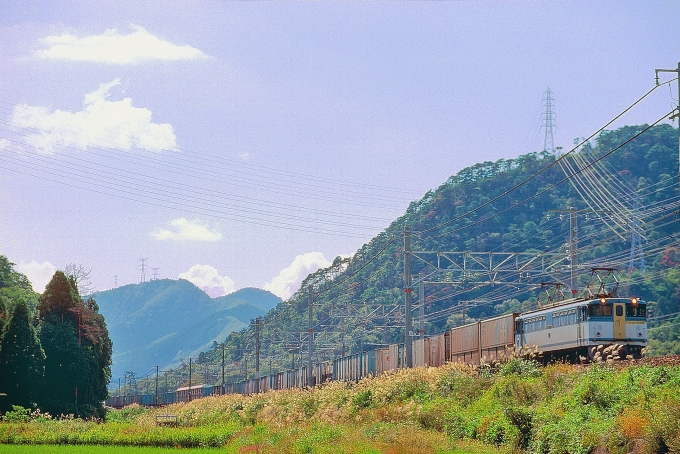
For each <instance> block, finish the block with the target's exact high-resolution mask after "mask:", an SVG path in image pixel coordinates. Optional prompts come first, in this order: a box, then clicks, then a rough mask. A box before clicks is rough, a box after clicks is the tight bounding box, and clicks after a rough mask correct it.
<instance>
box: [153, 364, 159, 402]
mask: <svg viewBox="0 0 680 454" xmlns="http://www.w3.org/2000/svg"><path fill="white" fill-rule="evenodd" d="M153 405H154V407H155V406H157V405H158V366H156V394H155V397H154V399H153Z"/></svg>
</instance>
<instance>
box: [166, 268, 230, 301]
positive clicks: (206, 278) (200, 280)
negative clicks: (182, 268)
mask: <svg viewBox="0 0 680 454" xmlns="http://www.w3.org/2000/svg"><path fill="white" fill-rule="evenodd" d="M179 278H180V279H186V280H187V281H189V282H191V283H192V284H194V285H195V286H196V287H198V288H200V289H201V290H203V291H204V292H205V293H207V294H208V295H209V296H210V297H211V298H217V297H218V296H224V295H228V294H230V293H232V292H233V291H234V281H233V280H232V279H231V278H229V277H227V276H220V273H218V272H217V270H216V269H215V268H213V267H212V266H210V265H194V266H192V267H191V268H189V271H187V272H185V273H180V274H179Z"/></svg>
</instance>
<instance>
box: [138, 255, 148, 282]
mask: <svg viewBox="0 0 680 454" xmlns="http://www.w3.org/2000/svg"><path fill="white" fill-rule="evenodd" d="M147 260H149V259H148V258H143V259H139V269H140V270H141V271H142V275H141V276H140V279H139V283H140V284H143V283H144V282H146V274H145V272H146V261H147Z"/></svg>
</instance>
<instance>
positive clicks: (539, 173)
mask: <svg viewBox="0 0 680 454" xmlns="http://www.w3.org/2000/svg"><path fill="white" fill-rule="evenodd" d="M675 80H677V78H675V79H671V80H669V81H666V82H664V83H662V84H659V85H656V86H654V87H652V88H651V89H650V90H649V91H648V92H647V93H645V94H644V95H642V96H641V97H640V98H638V99H637V100H636V101H635V102H633V103H632V104H631V105H630V106H628V107H627V108H626V109H624V110H623V111H622V112H621V113H619V114H618V115H616V116H615V117H614V118H613V119H611V120H610V121H609V122H607V123H606V124H605V125H604V126H602V127H601V128H599V129H598V130H597V131H595V132H594V133H592V134H591V135H590V136H589V137H587V138H585V139H583V140H582V141H581V143H579V144H578V145H576V146H575V147H573V148H572V149H571V150H569V151H568V152H566V153H565V154H563V155H562V156H560V157H559V158H558V159H557V160H555V161H553V162H551V163H550V164H548V165H547V166H545V167H543V168H542V169H540V170H539V171H538V172H536V173H534V174H532V175H531V176H529V177H528V178H526V179H525V180H523V181H521V182H520V183H518V184H516V185H515V186H513V187H512V188H510V189H508V190H506V191H504V192H503V193H502V194H500V195H498V196H496V197H494V198H493V199H491V200H489V201H488V202H485V203H483V204H480V205H479V206H478V207H475V208H474V209H472V210H470V211H468V212H466V213H464V214H462V215H460V216H457V217H454V218H453V219H450V220H448V221H446V222H444V223H441V224H439V225H436V226H434V227H431V228H429V229H426V230H422V231H420V232H417V234H418V235H420V236H422V235H424V234H426V233H429V232H431V231H434V230H438V229H440V228H442V227H445V226H446V225H449V224H451V223H454V222H457V221H460V220H462V219H464V218H466V217H467V216H469V215H470V214H472V213H475V212H477V211H479V210H481V209H483V208H485V207H487V206H490V205H492V204H493V203H495V202H497V201H498V200H500V199H502V198H503V197H506V196H507V195H509V194H510V193H512V192H514V191H515V190H517V189H519V188H520V187H522V186H524V185H525V184H527V183H529V182H530V181H532V180H533V179H534V178H537V177H538V176H540V175H541V174H543V173H545V172H546V171H547V170H549V169H550V168H552V167H553V166H554V165H556V164H558V163H559V161H561V160H562V159H564V157H565V156H568V155H569V154H571V153H573V152H574V151H576V150H577V149H578V148H580V147H581V146H582V145H583V144H584V143H587V142H588V141H590V140H591V139H593V138H594V137H596V136H597V135H598V134H599V133H601V132H602V131H603V130H605V129H606V128H607V127H608V126H609V125H611V124H613V123H614V122H615V121H617V120H618V119H619V118H621V117H622V116H623V115H625V114H626V113H627V112H628V111H630V110H631V109H632V108H633V107H635V106H636V105H637V104H639V103H640V102H641V101H642V100H644V99H645V98H646V97H647V96H649V95H650V94H651V93H652V92H654V91H655V90H656V89H657V88H659V87H660V86H662V85H664V84H670V83H671V82H673V81H675ZM674 110H675V109H673V110H671V111H670V112H669V113H667V114H665V115H664V116H663V117H662V118H661V119H659V120H657V121H656V122H655V123H654V125H656V124H657V123H659V122H661V121H662V120H663V119H665V118H666V117H668V116H669V115H670V114H672V113H673V111H674ZM647 129H649V128H647ZM636 137H637V136H636ZM626 143H627V142H626ZM553 186H555V185H553Z"/></svg>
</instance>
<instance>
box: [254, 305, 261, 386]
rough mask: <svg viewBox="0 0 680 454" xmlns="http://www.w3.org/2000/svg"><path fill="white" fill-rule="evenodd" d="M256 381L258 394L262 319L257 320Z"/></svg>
mask: <svg viewBox="0 0 680 454" xmlns="http://www.w3.org/2000/svg"><path fill="white" fill-rule="evenodd" d="M255 380H256V381H257V390H256V391H255V392H256V393H259V392H260V317H257V318H256V319H255Z"/></svg>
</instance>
